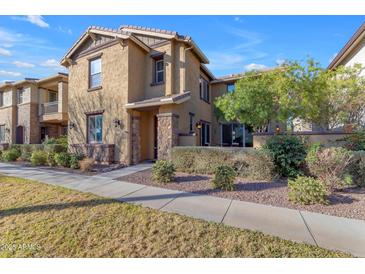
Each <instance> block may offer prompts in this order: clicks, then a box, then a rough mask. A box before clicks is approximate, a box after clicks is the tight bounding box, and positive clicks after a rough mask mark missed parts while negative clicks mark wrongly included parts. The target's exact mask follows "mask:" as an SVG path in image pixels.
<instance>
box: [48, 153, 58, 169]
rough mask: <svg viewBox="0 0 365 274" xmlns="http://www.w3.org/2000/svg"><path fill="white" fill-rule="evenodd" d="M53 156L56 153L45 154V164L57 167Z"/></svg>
mask: <svg viewBox="0 0 365 274" xmlns="http://www.w3.org/2000/svg"><path fill="white" fill-rule="evenodd" d="M55 155H56V153H54V152H47V163H48V165H49V166H56V165H57V162H56V159H55Z"/></svg>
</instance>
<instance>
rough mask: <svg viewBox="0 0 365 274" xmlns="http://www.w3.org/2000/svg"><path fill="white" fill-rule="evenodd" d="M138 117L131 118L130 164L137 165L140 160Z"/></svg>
mask: <svg viewBox="0 0 365 274" xmlns="http://www.w3.org/2000/svg"><path fill="white" fill-rule="evenodd" d="M140 121H141V118H140V117H136V116H132V124H131V127H132V163H133V164H137V163H139V161H140V159H141V134H140Z"/></svg>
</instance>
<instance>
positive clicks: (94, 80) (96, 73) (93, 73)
mask: <svg viewBox="0 0 365 274" xmlns="http://www.w3.org/2000/svg"><path fill="white" fill-rule="evenodd" d="M97 87H101V58H100V57H99V58H96V59H92V60H90V61H89V88H97Z"/></svg>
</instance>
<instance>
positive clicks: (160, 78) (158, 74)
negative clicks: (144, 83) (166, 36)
mask: <svg viewBox="0 0 365 274" xmlns="http://www.w3.org/2000/svg"><path fill="white" fill-rule="evenodd" d="M154 62H155V68H154V70H155V75H154V83H155V84H161V83H163V82H164V73H165V71H164V60H163V55H161V56H159V57H156V58H155V59H154Z"/></svg>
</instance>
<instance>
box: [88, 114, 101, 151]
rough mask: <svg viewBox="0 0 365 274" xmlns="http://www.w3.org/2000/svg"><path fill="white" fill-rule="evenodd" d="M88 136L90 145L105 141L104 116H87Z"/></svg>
mask: <svg viewBox="0 0 365 274" xmlns="http://www.w3.org/2000/svg"><path fill="white" fill-rule="evenodd" d="M87 136H88V143H89V144H95V143H101V142H102V141H103V115H102V114H96V115H88V116H87Z"/></svg>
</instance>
